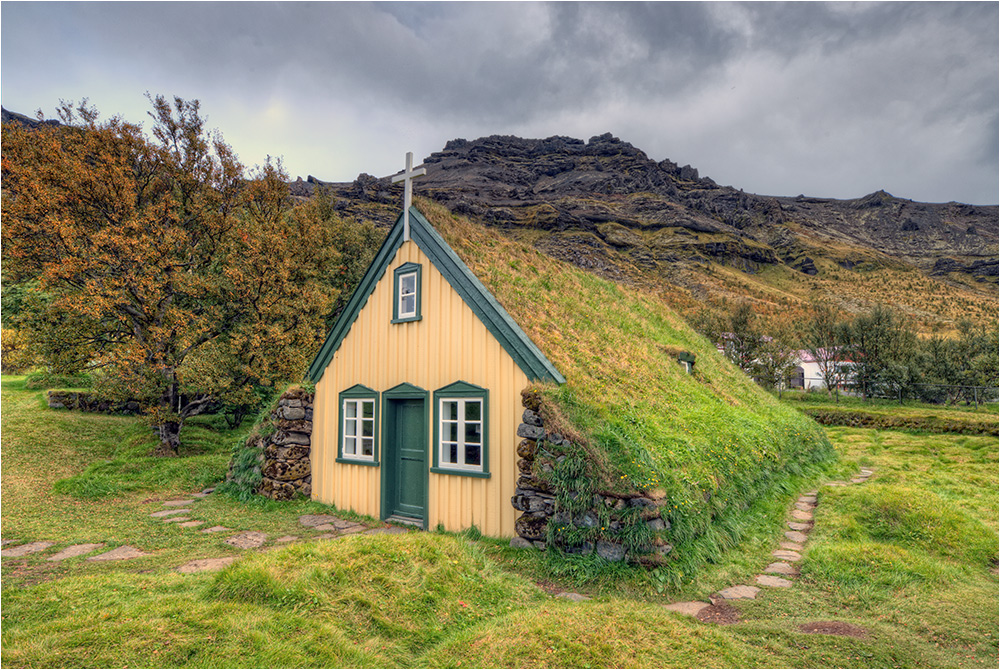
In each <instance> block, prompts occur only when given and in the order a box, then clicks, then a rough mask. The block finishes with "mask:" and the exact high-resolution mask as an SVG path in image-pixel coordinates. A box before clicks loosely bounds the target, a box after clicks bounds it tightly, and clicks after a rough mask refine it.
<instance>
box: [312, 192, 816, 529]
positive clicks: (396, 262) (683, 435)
mask: <svg viewBox="0 0 1000 670" xmlns="http://www.w3.org/2000/svg"><path fill="white" fill-rule="evenodd" d="M418 208H419V213H414V214H413V215H412V216H413V218H414V219H417V220H418V222H417V223H416V224H415V227H414V231H415V232H414V238H415V239H417V240H418V242H403V241H401V240H400V239H398V235H399V231H398V230H397V229H394V230H393V231H392V232H390V234H389V238H387V241H386V244H385V245H383V248H382V250H381V251H380V253H379V256H378V257H377V258H376V260H375V262H374V263H373V266H372V268H373V270H372V271H371V276H369V277H366V279H365V281H363V282H362V285H361V287H360V288H359V292H358V293H357V294H356V295H355V298H354V299H352V304H349V305H348V308H347V309H346V310H345V316H344V317H342V320H341V321H340V322H338V324H337V325H336V326H335V327H334V329H333V332H332V333H331V336H330V338H329V339H328V341H327V344H326V345H324V349H323V350H322V351H321V352H320V355H319V356H318V357H317V360H316V362H315V363H314V365H313V367H312V368H311V370H310V376H311V377H312V379H313V380H314V381H316V382H317V400H316V403H317V405H316V412H315V416H316V417H317V418H316V421H315V426H314V434H313V445H314V446H313V490H314V494H313V495H314V497H317V498H318V499H320V500H323V501H324V502H331V503H334V504H336V505H337V506H338V507H342V508H349V509H354V510H355V511H358V512H361V513H365V514H371V515H373V516H381V517H382V518H386V517H388V516H392V515H394V514H396V515H399V513H402V514H401V515H402V516H404V517H405V516H407V515H410V516H413V517H415V518H417V519H422V520H423V522H424V525H425V527H436V526H438V525H439V524H440V525H442V526H444V527H445V528H447V529H449V530H459V529H461V528H467V527H470V526H473V525H475V526H476V527H478V528H479V529H480V530H482V531H483V532H485V533H487V534H489V535H494V536H501V537H503V536H510V535H512V534H513V533H514V523H513V522H514V519H515V517H516V515H517V514H518V513H517V512H516V511H515V510H514V509H513V508H512V507H511V503H510V498H511V496H512V495H513V494H514V492H515V489H516V486H517V482H518V478H519V476H521V475H522V474H524V473H522V472H519V470H518V465H517V462H518V455H517V453H516V451H515V449H516V448H517V445H518V441H519V438H517V437H516V436H515V434H514V431H515V430H516V428H517V425H518V423H519V422H520V420H521V419H520V414H521V409H522V408H521V392H522V391H523V390H525V389H526V388H530V389H531V391H532V392H533V393H535V394H536V395H537V397H538V398H540V399H541V404H542V407H541V413H542V415H543V416H544V417H545V418H546V420H547V424H546V425H547V426H548V427H549V429H550V430H551V429H553V428H555V429H557V430H559V431H561V432H562V434H565V435H567V436H569V437H571V438H572V445H562V446H556V447H553V446H552V445H548V447H549V451H550V452H551V453H550V454H548V455H550V456H551V460H546V459H538V460H536V472H533V473H531V474H532V475H537V476H539V477H543V478H545V477H547V478H548V479H549V480H550V481H553V482H554V485H555V486H556V487H557V488H558V487H559V486H561V487H563V488H566V487H569V488H573V489H574V490H576V489H579V490H580V491H583V490H584V489H585V490H586V492H587V493H590V494H595V495H596V494H603V495H621V496H625V495H636V494H640V493H643V494H646V495H648V496H650V497H651V498H654V499H658V500H660V501H663V502H661V507H660V512H661V515H662V517H663V520H664V521H665V522H667V524H668V525H669V531H668V532H667V533H666V535H667V536H668V538H669V541H670V542H671V543H672V544H673V545H675V546H677V547H679V548H683V546H682V545H685V544H686V543H690V542H695V541H698V540H699V538H701V541H705V540H704V538H705V537H711V538H712V539H711V542H713V543H714V545H715V546H716V548H718V546H720V545H725V544H726V543H727V539H726V538H729V540H731V541H734V540H736V539H737V536H738V535H739V523H738V521H737V520H738V519H739V518H740V517H741V515H743V513H744V512H745V511H746V510H747V509H749V508H750V507H751V506H752V505H753V504H754V502H755V501H757V500H758V499H759V498H761V497H762V496H766V495H769V494H773V493H774V492H775V491H776V490H777V489H776V488H775V487H781V486H782V485H784V484H785V483H786V482H787V480H788V478H789V477H791V476H798V475H803V474H805V473H806V472H807V471H808V470H809V469H810V466H812V465H814V464H817V463H820V462H823V461H826V460H828V459H830V458H832V449H831V447H830V445H829V443H828V441H827V440H826V438H825V437H824V436H823V433H822V432H821V430H820V429H819V427H818V426H817V425H816V424H815V423H813V422H812V421H811V420H809V419H807V418H805V417H804V416H802V415H801V414H799V413H798V412H795V411H794V410H791V409H788V408H785V407H782V406H781V405H780V404H779V403H778V402H777V401H776V400H775V399H773V398H772V397H771V396H770V395H769V394H767V393H766V392H764V391H763V390H761V389H759V388H758V387H757V386H756V385H755V384H754V383H753V382H752V381H751V380H749V379H748V378H746V376H745V375H743V373H741V372H740V371H739V370H737V369H736V368H735V367H733V366H732V365H730V364H729V363H728V362H726V361H724V360H723V359H722V357H720V356H718V355H717V353H716V352H715V349H714V348H713V347H712V345H711V344H710V343H709V342H708V341H707V340H705V339H704V338H703V337H701V336H700V335H698V334H696V333H695V332H694V331H692V330H691V329H690V328H689V327H688V326H687V325H686V324H685V323H684V321H683V320H682V319H681V318H680V317H678V316H677V315H676V314H675V313H673V312H672V311H671V310H670V309H669V308H668V307H667V306H666V304H665V302H664V301H663V300H662V299H661V298H660V297H657V296H653V295H649V294H646V293H642V292H639V291H635V290H632V289H629V288H627V287H623V286H621V285H618V284H615V283H612V282H609V281H606V280H602V279H600V278H597V277H594V276H592V275H590V274H587V273H585V272H583V271H581V270H579V269H577V268H574V267H572V266H569V265H567V264H564V263H561V262H559V261H555V260H553V259H551V258H549V257H546V256H543V255H542V254H541V253H539V252H537V251H536V250H534V249H531V248H530V247H526V246H524V245H522V244H519V243H517V242H514V241H511V240H509V239H507V238H505V237H503V236H502V235H500V234H498V233H496V232H494V231H491V230H488V229H486V228H484V227H482V226H479V225H477V224H475V223H472V222H470V221H468V220H466V219H463V218H461V217H456V216H454V215H452V214H451V213H449V212H448V211H447V210H445V209H444V208H443V207H440V206H438V205H435V204H433V203H430V202H427V201H418ZM411 211H412V212H417V210H411ZM394 236H397V238H394ZM431 238H436V239H435V240H432V239H431ZM431 242H434V243H435V244H438V243H439V242H443V243H445V244H444V247H443V248H438V249H434V250H430V251H429V252H428V250H427V249H428V247H429V246H430V243H431ZM428 254H429V255H428ZM432 256H433V259H432V258H431V257H432ZM455 261H457V263H456V262H455ZM442 263H451V264H452V265H453V266H452V267H446V268H444V270H443V272H442V269H441V267H439V266H441V265H442ZM463 283H470V286H471V283H475V284H478V286H479V289H476V287H474V286H473V287H470V286H465V287H464V288H463V286H462V284H463ZM480 289H481V290H480ZM484 291H485V294H484ZM411 296H412V299H411ZM477 301H478V303H481V304H477ZM491 301H495V303H496V304H486V303H490V302H491ZM681 351H686V352H690V353H694V354H695V355H696V357H697V362H696V364H695V368H694V374H688V372H687V370H686V369H685V367H684V366H682V365H681V364H679V362H678V360H677V358H678V354H679V353H680V352H681ZM563 380H565V381H563ZM413 433H417V434H419V436H420V437H419V440H417V441H416V442H413V443H411V444H404V442H405V441H406V439H410V438H405V439H404V438H403V437H401V436H403V435H404V434H406V435H410V434H413ZM545 448H546V445H545V444H544V443H542V444H540V445H539V449H545ZM345 450H346V452H347V453H345ZM404 452H409V453H410V454H417V455H416V456H415V457H409V456H407V455H405V454H404ZM418 452H420V453H422V456H421V455H420V453H418ZM560 456H565V457H567V458H565V459H561V458H559V457H560ZM421 458H422V459H423V461H422V462H421ZM570 465H572V466H573V468H569V466H570ZM546 466H548V467H546ZM539 468H542V469H544V470H545V472H538V471H537V470H538V469H539ZM569 470H573V471H572V472H570V471H569ZM413 478H417V479H418V482H417V483H416V484H413V482H412V480H413ZM581 484H583V487H582V488H580V486H581ZM404 498H405V499H406V500H404ZM563 502H565V501H563ZM408 506H409V507H408ZM550 525H551V524H550ZM569 525H570V526H572V524H569ZM563 529H565V528H563ZM568 532H569V535H567V536H566V537H565V538H564V539H566V540H567V541H569V542H582V541H596V540H600V539H601V538H602V536H604V535H607V536H609V537H610V536H611V535H612V534H613V533H612V531H611V529H610V528H608V527H607V526H605V527H601V525H600V524H598V525H596V526H595V527H588V528H582V529H579V528H572V527H571V528H570V529H569V531H568ZM619 532H620V531H619ZM551 533H552V531H551V530H550V535H551ZM639 534H640V535H642V533H639ZM556 539H558V538H556ZM648 540H649V538H648V537H638V538H636V542H639V543H641V542H643V541H648Z"/></svg>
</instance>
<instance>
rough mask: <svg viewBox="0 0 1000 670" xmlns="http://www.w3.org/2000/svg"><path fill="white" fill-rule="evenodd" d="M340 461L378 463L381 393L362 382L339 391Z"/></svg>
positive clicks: (358, 463)
mask: <svg viewBox="0 0 1000 670" xmlns="http://www.w3.org/2000/svg"><path fill="white" fill-rule="evenodd" d="M338 400H339V402H338V404H339V407H340V410H339V413H338V422H337V459H336V460H337V462H338V463H351V464H354V465H373V466H378V464H379V428H380V424H379V393H378V391H376V390H374V389H370V388H368V387H367V386H363V385H361V384H355V385H354V386H352V387H351V388H349V389H346V390H344V391H341V392H340V395H339V397H338Z"/></svg>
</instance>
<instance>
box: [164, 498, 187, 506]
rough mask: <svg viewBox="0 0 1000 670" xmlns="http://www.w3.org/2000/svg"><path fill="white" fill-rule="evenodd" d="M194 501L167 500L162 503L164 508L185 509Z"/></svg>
mask: <svg viewBox="0 0 1000 670" xmlns="http://www.w3.org/2000/svg"><path fill="white" fill-rule="evenodd" d="M193 502H194V500H191V499H190V498H188V499H187V500H165V501H164V502H162V503H160V504H161V505H163V506H164V507H184V505H190V504H191V503H193Z"/></svg>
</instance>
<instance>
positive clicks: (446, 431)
mask: <svg viewBox="0 0 1000 670" xmlns="http://www.w3.org/2000/svg"><path fill="white" fill-rule="evenodd" d="M441 429H442V433H443V434H442V436H441V439H442V440H444V441H445V442H458V424H457V423H445V424H443V425H442V426H441Z"/></svg>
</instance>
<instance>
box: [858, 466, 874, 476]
mask: <svg viewBox="0 0 1000 670" xmlns="http://www.w3.org/2000/svg"><path fill="white" fill-rule="evenodd" d="M873 474H875V471H874V470H869V469H868V468H861V475H862V476H863V477H871V476H872V475H873Z"/></svg>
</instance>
